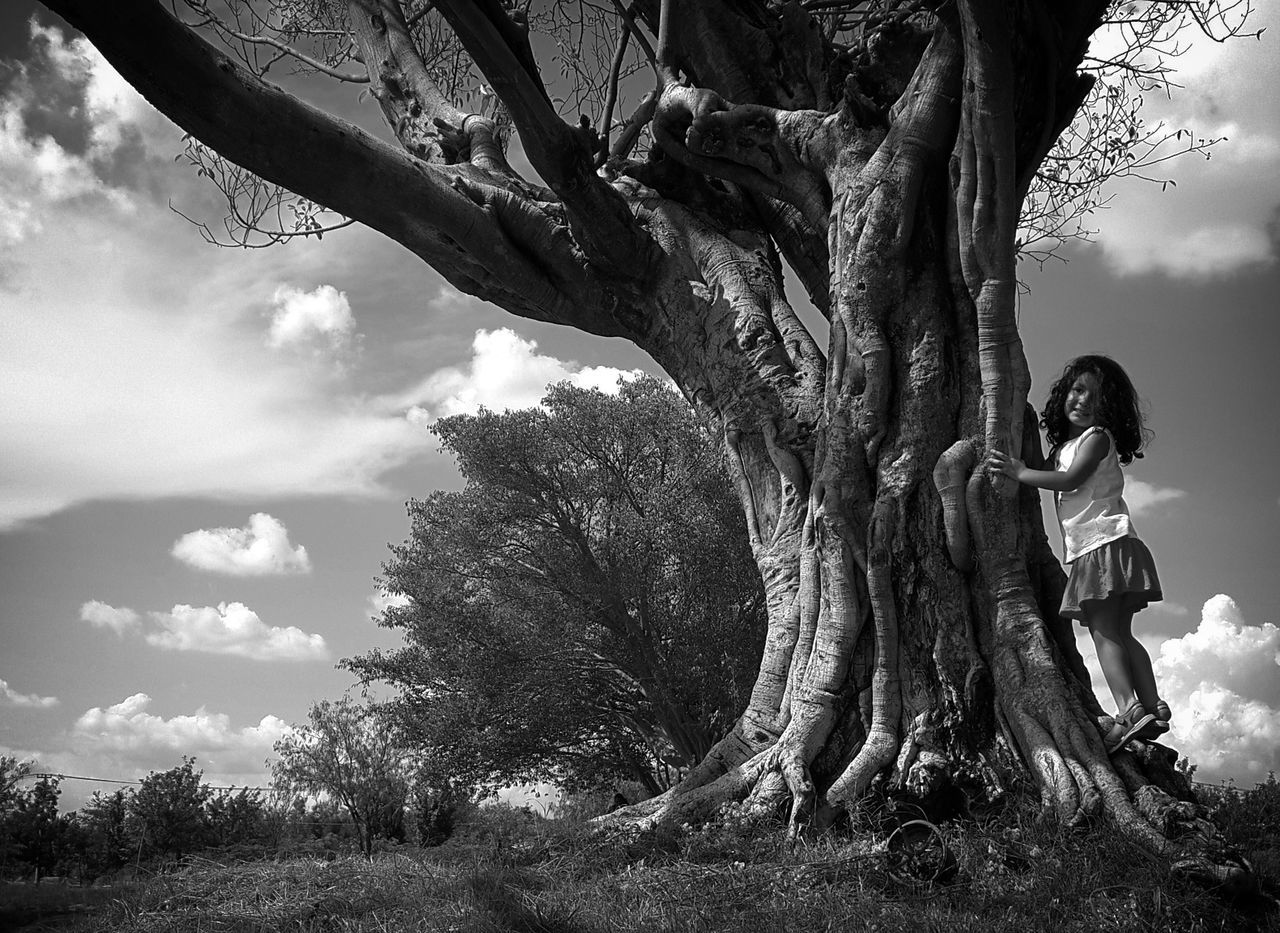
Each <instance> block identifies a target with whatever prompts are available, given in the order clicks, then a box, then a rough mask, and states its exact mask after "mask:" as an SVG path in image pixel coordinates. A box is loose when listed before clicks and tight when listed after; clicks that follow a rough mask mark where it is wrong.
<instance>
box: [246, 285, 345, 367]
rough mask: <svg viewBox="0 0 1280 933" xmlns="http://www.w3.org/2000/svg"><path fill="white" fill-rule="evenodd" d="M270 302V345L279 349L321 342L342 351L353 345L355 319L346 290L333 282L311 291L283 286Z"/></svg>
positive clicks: (268, 343) (268, 336) (268, 335)
mask: <svg viewBox="0 0 1280 933" xmlns="http://www.w3.org/2000/svg"><path fill="white" fill-rule="evenodd" d="M271 304H272V308H273V311H272V314H271V328H270V330H269V331H268V333H267V345H268V346H270V347H272V348H275V349H280V348H283V347H303V346H317V345H320V346H325V347H327V348H328V349H330V350H333V351H342V350H345V349H347V348H348V347H349V346H350V345H351V339H352V335H353V334H354V333H355V329H356V319H355V317H354V316H353V315H352V313H351V304H350V302H348V301H347V296H346V293H345V292H340V291H338V290H337V289H336V288H334V287H333V286H332V285H318V286H316V287H315V288H314V289H312V290H311V291H309V292H304V291H302V290H301V289H298V288H294V287H293V286H291V285H281V286H280V287H278V288H277V289H276V291H275V294H274V295H272V296H271Z"/></svg>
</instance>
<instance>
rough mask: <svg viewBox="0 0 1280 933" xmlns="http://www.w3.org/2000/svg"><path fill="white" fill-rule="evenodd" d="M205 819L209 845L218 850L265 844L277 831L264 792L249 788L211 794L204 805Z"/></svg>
mask: <svg viewBox="0 0 1280 933" xmlns="http://www.w3.org/2000/svg"><path fill="white" fill-rule="evenodd" d="M205 819H206V821H207V823H208V839H209V844H210V845H211V846H216V847H219V848H225V847H228V846H246V845H252V844H254V843H262V842H265V841H267V839H268V838H269V837H270V836H271V835H272V834H273V832H274V827H273V826H272V825H271V822H272V819H271V814H270V812H269V808H268V806H267V801H266V799H265V798H264V797H263V795H262V792H261V791H257V790H250V789H249V788H247V787H242V788H240V790H238V791H237V790H220V791H216V792H214V793H212V794H211V795H210V796H209V799H208V800H207V801H206V802H205Z"/></svg>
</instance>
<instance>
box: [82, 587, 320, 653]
mask: <svg viewBox="0 0 1280 933" xmlns="http://www.w3.org/2000/svg"><path fill="white" fill-rule="evenodd" d="M80 618H81V619H82V620H84V621H85V622H89V623H91V624H92V625H94V626H95V627H97V628H109V629H112V630H113V631H114V632H115V633H116V634H117V635H125V634H135V633H143V628H144V626H143V622H142V618H141V617H140V616H139V615H138V613H136V612H134V611H133V610H132V609H123V608H121V609H116V608H114V607H113V606H108V605H107V604H106V603H102V602H98V601H97V600H90V601H89V602H87V603H85V604H84V605H83V606H81V607H80ZM147 623H148V624H147V625H146V627H145V628H146V631H145V633H144V634H145V638H146V641H147V644H149V645H153V646H155V647H157V648H163V649H164V650H166V651H203V652H208V653H210V654H230V655H235V656H237V657H242V658H250V659H251V660H254V661H323V660H325V659H327V658H328V657H329V647H328V645H326V644H325V640H324V637H323V636H321V635H315V634H308V633H306V632H304V631H302V629H300V628H297V627H295V626H292V625H290V626H288V627H287V628H280V627H278V626H269V625H267V624H266V623H265V622H263V621H262V619H261V618H259V617H258V614H257V613H256V612H254V611H253V610H252V609H250V608H249V607H248V606H246V605H244V604H243V603H219V604H218V605H217V606H200V607H196V606H187V605H184V604H181V603H180V604H178V605H176V606H174V607H173V609H171V610H170V611H168V612H148V613H147Z"/></svg>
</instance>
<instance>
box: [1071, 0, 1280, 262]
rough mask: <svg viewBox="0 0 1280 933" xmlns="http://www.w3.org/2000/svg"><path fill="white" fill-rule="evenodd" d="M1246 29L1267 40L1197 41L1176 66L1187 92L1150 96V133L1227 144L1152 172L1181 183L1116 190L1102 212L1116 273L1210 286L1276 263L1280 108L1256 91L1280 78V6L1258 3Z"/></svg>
mask: <svg viewBox="0 0 1280 933" xmlns="http://www.w3.org/2000/svg"><path fill="white" fill-rule="evenodd" d="M1247 26H1248V29H1249V31H1250V32H1252V31H1254V30H1257V29H1266V34H1265V35H1264V36H1263V37H1262V38H1261V40H1255V39H1252V38H1249V39H1237V40H1229V41H1227V42H1224V43H1217V42H1213V41H1211V40H1208V39H1205V38H1203V37H1202V36H1199V35H1194V36H1190V37H1189V39H1190V42H1189V46H1188V50H1187V52H1186V54H1184V55H1181V56H1179V57H1178V58H1177V60H1176V61H1175V62H1174V65H1175V66H1176V68H1177V73H1176V74H1175V76H1174V80H1176V81H1178V82H1179V83H1180V84H1183V85H1184V87H1182V88H1180V89H1179V88H1175V89H1174V90H1173V92H1172V94H1171V96H1169V97H1165V96H1163V95H1160V94H1148V95H1146V99H1145V103H1144V107H1143V117H1144V119H1145V120H1146V122H1147V124H1148V126H1155V125H1156V124H1158V123H1163V124H1164V126H1165V128H1166V129H1167V130H1168V131H1170V132H1175V131H1177V130H1179V129H1186V130H1188V131H1191V132H1194V135H1195V136H1196V137H1202V138H1219V137H1225V141H1223V142H1221V143H1219V144H1218V145H1216V146H1214V147H1213V148H1212V150H1211V153H1212V158H1211V159H1205V158H1204V157H1203V156H1195V155H1188V156H1184V157H1181V158H1177V159H1175V160H1174V161H1172V162H1170V163H1166V164H1163V165H1160V166H1157V167H1156V168H1155V169H1154V174H1156V175H1158V176H1159V177H1164V178H1172V179H1174V180H1175V182H1176V184H1175V185H1171V186H1169V187H1168V188H1166V189H1163V190H1162V188H1161V186H1160V185H1155V184H1150V183H1147V182H1143V181H1141V180H1138V179H1124V180H1121V181H1120V182H1118V183H1116V184H1114V185H1112V186H1111V187H1110V189H1109V190H1110V191H1111V192H1113V193H1114V194H1115V195H1116V198H1115V200H1114V202H1113V203H1112V205H1111V206H1110V209H1107V210H1104V211H1103V212H1101V213H1100V214H1099V215H1096V220H1097V224H1098V226H1099V228H1100V230H1099V233H1098V236H1097V243H1098V246H1099V247H1100V248H1101V249H1102V250H1103V252H1104V254H1105V256H1106V259H1107V262H1108V264H1109V265H1110V266H1111V267H1112V268H1113V269H1114V270H1115V271H1117V272H1119V273H1122V274H1144V273H1160V274H1163V275H1167V276H1171V277H1173V278H1180V279H1207V278H1211V277H1216V276H1223V275H1227V274H1231V273H1234V272H1237V271H1243V270H1246V269H1248V268H1251V267H1254V268H1256V267H1261V266H1266V265H1270V264H1272V263H1274V262H1275V261H1276V252H1275V246H1274V243H1273V242H1272V238H1271V236H1270V235H1269V234H1268V223H1269V222H1270V220H1271V218H1272V217H1273V216H1274V212H1275V210H1276V207H1277V204H1280V190H1277V188H1276V187H1275V185H1274V184H1268V183H1267V182H1269V181H1271V180H1273V179H1275V178H1276V177H1277V176H1278V175H1280V110H1278V109H1277V108H1276V107H1274V106H1269V104H1268V103H1267V102H1260V101H1259V98H1258V90H1257V89H1258V88H1265V87H1275V86H1276V84H1277V82H1278V81H1280V65H1278V64H1277V62H1280V56H1277V55H1276V50H1275V48H1274V46H1275V40H1276V37H1277V35H1280V8H1278V7H1277V6H1276V5H1275V4H1261V5H1256V6H1255V9H1254V10H1253V13H1252V14H1251V16H1250V17H1249V19H1248V22H1247ZM1104 41H1105V39H1104ZM1183 44H1186V43H1183ZM1189 138H1190V137H1189V136H1184V137H1183V140H1181V141H1178V142H1185V140H1187V139H1189Z"/></svg>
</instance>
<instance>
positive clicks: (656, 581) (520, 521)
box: [345, 378, 766, 794]
mask: <svg viewBox="0 0 1280 933" xmlns="http://www.w3.org/2000/svg"><path fill="white" fill-rule="evenodd" d="M543 404H544V406H545V408H542V409H538V408H535V409H529V410H525V411H513V412H507V413H504V414H500V413H496V412H490V411H482V412H480V413H479V414H477V415H456V416H454V417H451V418H444V419H441V420H440V421H439V422H437V424H436V426H435V433H436V435H437V436H438V437H439V438H440V441H441V443H442V444H443V446H444V449H445V450H446V451H447V452H448V453H450V454H452V455H453V456H454V457H455V458H456V462H457V465H458V468H459V469H460V470H461V472H462V475H463V476H465V477H466V480H467V485H466V488H465V489H463V490H460V491H457V492H435V493H432V494H431V495H430V496H429V497H428V498H426V499H423V500H413V501H411V502H410V503H409V517H410V520H411V523H412V527H411V530H410V534H409V539H408V540H407V541H405V543H404V544H402V545H399V546H395V547H393V548H392V549H391V550H392V557H391V560H389V561H388V562H387V563H386V564H384V565H383V573H384V578H383V581H382V582H383V586H384V587H385V588H386V590H387V591H388V592H389V593H393V594H396V595H399V596H403V597H406V598H407V602H406V603H405V604H403V605H398V606H392V607H391V608H389V609H388V610H387V611H386V612H385V613H384V614H383V617H382V619H381V620H380V624H382V625H385V626H387V627H390V628H396V629H400V630H401V631H402V632H403V636H404V641H405V644H404V646H403V647H402V648H399V649H397V650H394V651H373V652H370V653H369V654H367V655H365V656H364V657H361V658H357V659H354V660H352V661H348V662H345V663H346V665H347V666H348V667H349V668H350V669H351V670H353V671H355V672H356V673H358V674H360V675H361V677H362V678H363V679H365V680H366V681H368V680H380V681H384V682H386V683H388V684H390V685H391V686H392V687H394V688H395V689H396V691H397V693H396V696H395V697H394V698H393V699H392V700H391V701H389V703H388V704H387V708H388V711H389V712H391V713H392V714H393V715H394V716H395V718H396V720H397V721H398V722H399V723H400V725H401V726H402V727H403V729H404V730H405V732H406V734H407V735H408V736H410V737H411V738H412V739H413V741H414V742H415V744H418V745H421V746H423V747H425V748H430V749H433V750H434V753H435V755H436V756H438V757H440V758H442V759H443V760H442V763H441V767H443V768H444V769H445V773H447V774H450V775H453V776H455V777H458V778H460V779H463V780H466V781H469V782H474V783H481V784H492V783H495V782H496V783H510V782H512V781H519V780H540V779H554V780H561V781H564V782H567V783H573V784H581V785H587V786H590V785H593V784H598V783H602V782H607V781H610V780H617V779H618V778H625V779H631V780H636V781H639V782H641V783H642V784H644V785H645V786H646V787H647V788H648V789H649V791H650V792H651V793H653V794H656V793H658V792H659V791H660V790H664V789H666V788H667V787H668V786H669V785H670V784H671V783H672V779H673V778H674V777H676V776H678V775H679V774H680V773H682V771H684V770H687V769H688V768H690V767H692V766H693V765H695V764H697V763H698V762H699V761H701V760H702V758H703V757H704V756H705V755H706V753H707V752H708V751H710V750H711V747H712V745H713V744H714V741H715V740H716V739H718V738H719V737H720V736H721V735H723V734H724V733H725V732H726V731H727V730H728V727H729V726H730V725H731V724H732V722H733V720H734V719H735V718H736V716H737V713H738V712H739V710H740V709H741V708H742V706H743V704H744V703H745V699H746V696H747V694H748V693H749V692H750V690H751V685H752V681H753V680H754V675H755V665H756V662H757V661H758V660H759V657H760V649H761V646H762V643H763V640H764V630H765V624H766V617H765V610H764V593H763V589H762V588H761V586H760V581H759V574H758V573H757V572H756V568H755V564H754V562H753V560H752V555H751V549H750V547H749V545H748V542H747V539H746V534H745V531H744V529H743V522H742V512H741V510H740V509H739V508H738V505H737V501H736V496H735V495H734V491H733V484H732V483H731V482H730V480H729V478H728V476H727V475H726V471H725V468H724V458H723V455H722V453H721V451H720V448H719V445H718V444H717V443H716V438H715V437H714V436H712V435H711V434H710V433H709V431H708V430H707V428H706V427H705V426H704V425H702V424H699V423H698V422H697V421H696V420H695V419H694V418H693V417H691V415H692V412H690V410H689V407H688V405H686V404H685V402H684V400H683V399H681V398H680V397H679V396H678V395H676V394H675V393H674V392H672V391H671V390H670V389H668V388H666V387H665V386H663V385H662V384H661V383H660V382H659V381H658V380H656V379H652V378H646V379H641V380H638V381H636V382H632V383H628V384H625V385H622V386H620V387H619V391H618V393H617V395H606V394H605V393H603V392H599V391H596V390H593V389H578V388H574V387H572V386H569V385H567V384H563V385H559V386H555V387H553V388H552V389H551V390H550V391H549V392H548V394H547V396H546V398H545V399H544V400H543Z"/></svg>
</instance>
